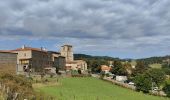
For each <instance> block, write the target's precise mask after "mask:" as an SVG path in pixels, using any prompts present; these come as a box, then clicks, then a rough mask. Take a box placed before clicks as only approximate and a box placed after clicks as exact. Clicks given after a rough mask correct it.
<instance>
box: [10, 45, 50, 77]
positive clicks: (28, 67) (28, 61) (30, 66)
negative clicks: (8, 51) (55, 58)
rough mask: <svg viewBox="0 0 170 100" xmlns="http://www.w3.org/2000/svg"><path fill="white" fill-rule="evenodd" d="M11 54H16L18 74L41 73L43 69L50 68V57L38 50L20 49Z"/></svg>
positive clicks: (43, 51)
mask: <svg viewBox="0 0 170 100" xmlns="http://www.w3.org/2000/svg"><path fill="white" fill-rule="evenodd" d="M13 52H15V53H17V54H18V56H17V63H18V68H17V72H18V74H23V73H24V72H42V71H43V70H44V68H48V67H52V60H51V55H49V54H48V52H47V51H45V50H43V49H38V48H31V47H22V48H18V49H16V50H13Z"/></svg>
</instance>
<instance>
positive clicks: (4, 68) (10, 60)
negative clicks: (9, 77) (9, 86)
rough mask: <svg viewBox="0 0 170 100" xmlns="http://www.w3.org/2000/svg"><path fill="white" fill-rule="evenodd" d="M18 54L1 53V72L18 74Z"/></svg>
mask: <svg viewBox="0 0 170 100" xmlns="http://www.w3.org/2000/svg"><path fill="white" fill-rule="evenodd" d="M16 67H17V54H16V53H7V52H5V53H3V52H0V72H1V73H2V72H9V73H16Z"/></svg>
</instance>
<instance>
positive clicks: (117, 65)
mask: <svg viewBox="0 0 170 100" xmlns="http://www.w3.org/2000/svg"><path fill="white" fill-rule="evenodd" d="M111 72H112V73H113V74H116V75H127V71H126V69H125V67H124V66H123V65H122V63H121V62H120V61H118V60H117V61H114V66H113V68H112V70H111Z"/></svg>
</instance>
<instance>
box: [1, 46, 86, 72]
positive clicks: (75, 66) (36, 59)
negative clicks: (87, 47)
mask: <svg viewBox="0 0 170 100" xmlns="http://www.w3.org/2000/svg"><path fill="white" fill-rule="evenodd" d="M72 49H73V48H72V46H71V45H64V46H61V51H60V52H57V51H47V50H46V49H45V48H43V47H41V48H32V47H27V46H25V45H24V46H22V47H21V48H17V49H15V50H1V51H0V71H2V72H3V71H7V72H10V73H16V74H18V75H19V74H21V75H30V74H42V73H46V74H56V72H57V71H61V72H62V71H65V72H69V71H70V70H80V71H81V72H82V73H86V71H87V63H86V61H83V60H74V56H73V50H72Z"/></svg>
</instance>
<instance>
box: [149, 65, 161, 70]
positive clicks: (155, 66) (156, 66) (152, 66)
mask: <svg viewBox="0 0 170 100" xmlns="http://www.w3.org/2000/svg"><path fill="white" fill-rule="evenodd" d="M149 67H151V68H158V69H161V68H162V65H161V64H150V65H149Z"/></svg>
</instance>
